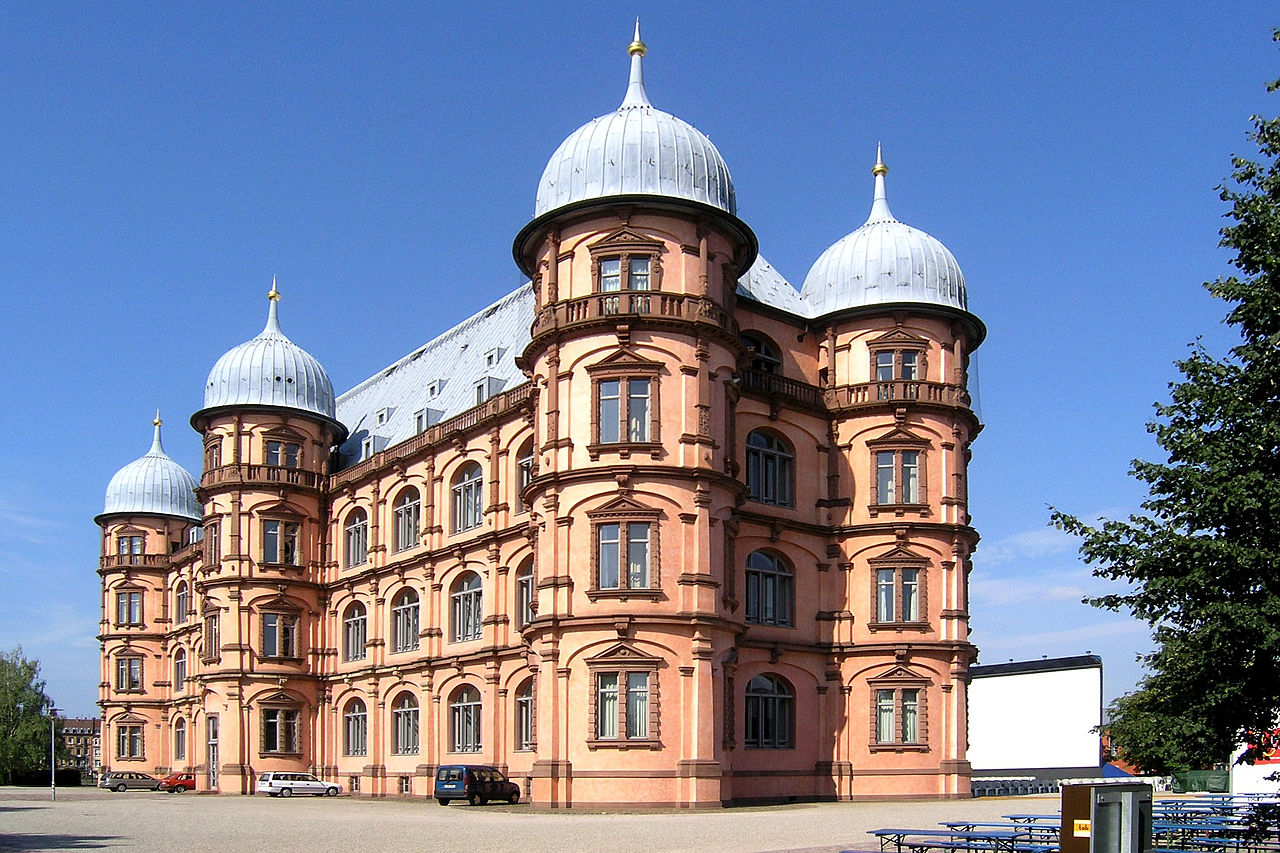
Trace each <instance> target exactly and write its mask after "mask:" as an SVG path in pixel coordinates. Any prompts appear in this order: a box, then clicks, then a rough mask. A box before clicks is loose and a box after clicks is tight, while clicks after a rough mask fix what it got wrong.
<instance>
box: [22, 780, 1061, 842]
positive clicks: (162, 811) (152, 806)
mask: <svg viewBox="0 0 1280 853" xmlns="http://www.w3.org/2000/svg"><path fill="white" fill-rule="evenodd" d="M1057 807H1058V798H1057V796H1056V795H1054V796H1041V797H1018V798H1012V799H994V798H993V799H978V800H955V801H949V802H909V803H893V804H884V803H880V804H872V803H810V804H801V805H790V806H771V807H760V808H734V809H723V810H722V809H717V810H715V811H706V812H669V811H663V812H654V813H642V814H632V813H626V814H618V813H598V812H579V811H568V812H543V811H538V810H536V809H534V808H531V807H530V806H528V805H519V806H506V805H489V806H482V807H479V808H472V807H469V806H465V805H461V804H454V805H450V806H449V807H447V808H441V807H440V806H438V805H436V803H435V802H434V801H432V800H413V801H408V800H362V799H353V798H351V797H347V796H342V797H338V798H336V799H330V798H311V797H294V798H292V799H289V800H284V799H279V798H271V797H259V796H255V797H236V796H222V797H219V796H208V795H200V794H160V793H154V792H150V791H132V792H127V793H123V794H116V793H111V792H109V791H100V790H97V789H95V788H65V789H59V791H58V801H57V802H56V803H51V802H49V790H48V789H47V788H46V789H43V790H41V789H36V788H0V851H10V850H22V851H28V850H106V851H110V850H129V851H139V853H188V851H205V850H213V851H259V850H268V851H272V853H295V851H296V853H318V851H330V850H351V851H364V850H412V851H434V850H467V851H477V853H478V851H508V850H509V851H534V850H559V849H571V850H584V851H596V850H607V851H609V853H629V851H635V853H663V851H687V850H696V851H699V853H712V851H792V852H793V853H798V851H805V853H826V851H838V850H842V849H856V850H867V851H871V850H877V849H878V848H877V846H876V843H875V841H874V839H871V838H870V837H869V836H867V835H866V830H868V829H875V828H878V827H887V826H909V827H928V826H933V825H934V824H936V823H937V822H938V821H940V820H949V819H975V820H977V819H983V820H989V819H993V818H998V816H999V815H1001V814H1006V813H1010V812H1027V811H1032V812H1040V811H1045V810H1048V811H1053V810H1055V809H1057Z"/></svg>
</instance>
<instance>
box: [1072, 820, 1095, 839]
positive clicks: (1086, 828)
mask: <svg viewBox="0 0 1280 853" xmlns="http://www.w3.org/2000/svg"><path fill="white" fill-rule="evenodd" d="M1071 835H1072V837H1074V838H1090V837H1091V836H1092V835H1093V821H1091V820H1078V821H1076V822H1075V826H1074V827H1073V828H1072V830H1071Z"/></svg>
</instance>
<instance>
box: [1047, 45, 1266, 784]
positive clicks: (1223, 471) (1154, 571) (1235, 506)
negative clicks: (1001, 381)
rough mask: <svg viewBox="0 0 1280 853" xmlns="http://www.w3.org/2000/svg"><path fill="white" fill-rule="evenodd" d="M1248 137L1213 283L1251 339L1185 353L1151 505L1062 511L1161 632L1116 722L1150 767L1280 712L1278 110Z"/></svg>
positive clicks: (1189, 762)
mask: <svg viewBox="0 0 1280 853" xmlns="http://www.w3.org/2000/svg"><path fill="white" fill-rule="evenodd" d="M1273 37H1274V39H1275V40H1277V41H1280V30H1277V31H1276V32H1275V33H1274V34H1273ZM1267 88H1268V89H1269V90H1270V91H1275V90H1276V89H1277V88H1280V80H1278V81H1276V82H1274V83H1272V84H1270V85H1269V86H1268V87H1267ZM1249 138H1250V139H1251V140H1252V141H1253V142H1255V143H1256V144H1257V147H1258V152H1259V156H1258V158H1257V159H1256V160H1250V159H1246V158H1244V157H1239V156H1236V157H1233V158H1232V166H1233V170H1232V173H1231V178H1230V181H1229V182H1228V183H1227V184H1226V185H1224V186H1222V187H1219V191H1220V196H1221V198H1222V200H1223V201H1225V202H1227V203H1228V204H1230V206H1231V209H1230V211H1228V213H1227V214H1226V218H1227V219H1228V220H1230V222H1231V224H1229V225H1227V226H1226V227H1224V228H1223V229H1222V230H1221V232H1220V234H1221V236H1222V240H1221V243H1220V245H1222V246H1224V247H1226V248H1228V249H1231V250H1233V251H1234V253H1235V257H1234V259H1233V260H1232V262H1231V263H1232V265H1233V266H1234V267H1235V268H1236V269H1237V271H1238V273H1237V274H1235V275H1232V276H1230V277H1227V278H1220V279H1218V280H1216V281H1213V282H1208V283H1206V285H1205V287H1206V288H1208V290H1209V292H1210V293H1211V294H1212V295H1213V296H1214V297H1216V298H1218V299H1221V300H1223V301H1224V302H1226V303H1228V305H1229V306H1230V308H1229V310H1228V313H1227V315H1226V323H1227V324H1229V325H1230V326H1232V327H1234V328H1235V329H1236V330H1237V331H1238V332H1239V335H1240V344H1239V345H1238V346H1235V347H1233V348H1232V349H1231V350H1230V352H1229V354H1228V355H1227V356H1226V357H1223V358H1217V357H1214V356H1212V355H1211V354H1210V353H1209V352H1207V351H1206V349H1205V348H1204V346H1203V345H1202V344H1201V343H1200V342H1199V341H1197V342H1196V343H1194V344H1193V345H1192V346H1191V352H1190V355H1189V356H1188V357H1187V358H1186V359H1184V360H1182V361H1180V362H1178V363H1177V367H1178V369H1179V371H1180V372H1181V374H1182V377H1183V378H1182V380H1181V381H1179V382H1175V383H1172V384H1171V385H1170V389H1171V392H1172V393H1171V400H1170V402H1169V403H1167V404H1162V405H1160V404H1158V405H1157V406H1156V417H1155V419H1153V420H1152V421H1151V422H1150V423H1149V424H1148V425H1147V430H1148V431H1149V432H1151V433H1152V434H1153V435H1154V436H1155V438H1156V441H1157V443H1158V444H1159V445H1160V447H1161V448H1162V449H1163V450H1164V451H1165V452H1166V453H1167V454H1168V461H1167V462H1164V463H1158V462H1147V461H1144V460H1141V459H1139V460H1135V461H1134V462H1133V465H1132V467H1131V469H1130V474H1131V475H1132V476H1133V477H1135V478H1137V479H1138V480H1140V481H1142V482H1143V483H1145V484H1146V485H1147V486H1148V488H1149V497H1148V498H1147V499H1146V500H1145V501H1144V502H1143V503H1142V512H1140V513H1138V514H1135V515H1131V516H1130V517H1129V518H1128V520H1125V521H1118V520H1108V519H1100V520H1099V522H1098V523H1097V524H1096V525H1091V524H1086V523H1084V522H1082V521H1080V519H1078V518H1076V517H1074V516H1071V515H1067V514H1064V513H1062V512H1059V511H1057V510H1054V511H1053V516H1052V522H1053V523H1054V524H1055V525H1057V526H1058V527H1059V528H1061V529H1063V530H1065V531H1067V532H1069V533H1073V534H1075V535H1078V536H1080V537H1081V538H1082V539H1083V544H1082V545H1081V547H1080V553H1081V555H1082V556H1083V557H1084V559H1085V561H1086V562H1087V563H1089V564H1090V565H1092V566H1094V572H1093V573H1094V575H1095V576H1097V577H1101V578H1107V579H1110V580H1113V581H1121V582H1127V583H1126V586H1125V590H1124V591H1120V592H1115V593H1112V594H1109V595H1103V596H1099V597H1097V598H1092V599H1087V601H1088V602H1089V603H1090V604H1093V605H1095V606H1097V607H1102V608H1105V609H1108V610H1128V611H1131V612H1132V613H1133V614H1134V616H1136V617H1138V618H1139V619H1142V620H1144V621H1146V622H1147V623H1148V624H1149V625H1150V626H1151V628H1152V634H1153V637H1154V639H1155V642H1156V651H1155V652H1154V653H1152V654H1150V655H1148V656H1146V658H1145V660H1144V663H1145V664H1146V668H1147V675H1146V676H1145V677H1144V678H1143V680H1142V681H1141V682H1140V683H1139V684H1138V687H1137V689H1136V690H1135V691H1134V692H1132V693H1130V694H1128V695H1126V696H1123V697H1121V698H1120V699H1117V700H1116V701H1115V702H1114V703H1112V705H1111V706H1110V708H1109V709H1108V723H1107V725H1108V727H1109V729H1110V734H1111V737H1112V740H1113V742H1114V743H1115V745H1116V747H1117V749H1118V750H1119V752H1120V754H1121V755H1122V756H1123V757H1124V758H1125V759H1126V760H1128V761H1130V762H1132V763H1134V764H1136V765H1137V766H1139V767H1141V768H1142V769H1143V770H1146V771H1149V772H1156V773H1161V772H1168V771H1171V770H1175V769H1181V768H1189V767H1190V768H1195V767H1203V766H1207V765H1210V764H1213V763H1215V762H1219V761H1225V760H1227V759H1228V758H1229V757H1230V756H1231V753H1232V751H1233V749H1234V747H1235V746H1236V745H1237V744H1239V743H1243V742H1256V741H1257V736H1256V735H1255V734H1254V733H1257V732H1269V731H1271V730H1272V729H1274V728H1275V727H1276V722H1277V718H1278V717H1280V162H1278V158H1280V118H1272V119H1264V118H1262V117H1259V116H1254V117H1253V131H1252V132H1251V133H1250V134H1249Z"/></svg>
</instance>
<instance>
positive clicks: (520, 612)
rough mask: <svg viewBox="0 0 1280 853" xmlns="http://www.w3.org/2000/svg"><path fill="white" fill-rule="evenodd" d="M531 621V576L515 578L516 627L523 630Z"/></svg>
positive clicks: (525, 575)
mask: <svg viewBox="0 0 1280 853" xmlns="http://www.w3.org/2000/svg"><path fill="white" fill-rule="evenodd" d="M532 621H533V575H531V574H524V575H518V576H517V577H516V627H517V628H524V627H525V626H526V625H528V624H529V623H530V622H532Z"/></svg>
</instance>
